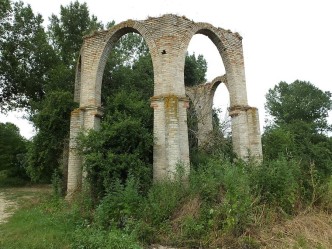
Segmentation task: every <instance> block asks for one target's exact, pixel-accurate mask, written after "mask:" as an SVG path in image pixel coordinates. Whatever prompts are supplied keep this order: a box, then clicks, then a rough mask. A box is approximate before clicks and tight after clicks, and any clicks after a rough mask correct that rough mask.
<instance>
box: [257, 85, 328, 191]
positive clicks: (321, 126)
mask: <svg viewBox="0 0 332 249" xmlns="http://www.w3.org/2000/svg"><path fill="white" fill-rule="evenodd" d="M266 98H267V103H266V109H267V111H268V112H269V114H271V115H272V116H273V123H272V124H271V125H269V126H268V127H267V128H266V131H265V132H264V135H263V137H262V142H263V152H264V158H265V159H266V160H278V158H280V156H284V157H286V158H289V159H291V158H293V159H296V160H298V161H301V170H302V173H303V174H304V175H307V174H308V173H307V172H309V171H310V167H311V165H312V164H314V165H315V167H316V169H317V174H318V177H319V178H320V179H321V181H325V180H326V179H327V178H328V177H329V176H330V175H331V174H332V146H331V137H328V136H327V135H326V134H325V132H327V131H329V130H330V128H331V125H329V124H328V121H327V117H328V111H329V110H331V109H332V98H331V93H330V92H323V91H321V90H319V89H318V88H316V87H315V86H314V85H312V84H311V83H309V82H303V81H295V82H293V83H291V84H287V83H285V82H280V83H279V84H278V85H277V86H276V87H274V88H273V89H270V90H269V92H268V94H267V95H266ZM309 179H310V177H306V180H305V182H310V180H309ZM308 184H309V183H307V184H306V185H308ZM305 188H307V187H305Z"/></svg>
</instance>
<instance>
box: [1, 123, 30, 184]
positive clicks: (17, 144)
mask: <svg viewBox="0 0 332 249" xmlns="http://www.w3.org/2000/svg"><path fill="white" fill-rule="evenodd" d="M0 137H1V140H0V177H1V176H2V177H7V178H12V177H18V178H22V179H26V178H27V175H26V174H25V168H24V167H25V153H26V147H27V141H26V140H25V139H24V138H23V137H22V136H21V135H20V131H19V128H18V127H17V126H16V125H14V124H12V123H0Z"/></svg>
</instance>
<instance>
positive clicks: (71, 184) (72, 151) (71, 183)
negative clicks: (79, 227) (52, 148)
mask: <svg viewBox="0 0 332 249" xmlns="http://www.w3.org/2000/svg"><path fill="white" fill-rule="evenodd" d="M81 128H82V119H81V110H80V109H79V108H77V109H75V110H74V111H72V113H71V117H70V139H69V155H68V180H67V198H71V196H72V195H73V194H74V192H75V191H77V190H79V189H80V186H81V184H82V170H81V167H82V160H81V156H80V155H78V153H77V141H76V138H77V135H78V133H79V131H80V130H81Z"/></svg>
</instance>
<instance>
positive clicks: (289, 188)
mask: <svg viewBox="0 0 332 249" xmlns="http://www.w3.org/2000/svg"><path fill="white" fill-rule="evenodd" d="M300 175H301V168H300V163H299V162H297V161H294V160H291V161H287V160H286V159H285V158H280V159H278V160H275V161H270V162H269V163H263V164H261V165H259V166H257V167H256V168H255V169H254V173H253V174H252V180H251V184H252V185H253V186H254V187H255V188H257V189H256V191H258V192H257V195H258V196H260V199H261V201H263V202H265V203H268V204H269V205H271V206H275V207H280V208H282V209H283V210H284V211H285V212H287V213H292V212H293V211H294V208H295V204H296V202H298V201H299V199H300V198H301V185H300V184H301V180H300Z"/></svg>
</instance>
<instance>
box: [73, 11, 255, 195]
mask: <svg viewBox="0 0 332 249" xmlns="http://www.w3.org/2000/svg"><path fill="white" fill-rule="evenodd" d="M129 32H135V33H138V34H140V35H141V36H142V37H143V38H144V39H145V41H146V43H147V45H148V47H149V51H150V54H151V57H152V63H153V70H154V96H152V97H151V106H152V107H153V108H154V137H155V139H154V157H153V158H154V162H153V167H154V180H155V181H160V180H163V179H166V178H168V177H172V176H173V175H174V172H175V170H176V164H177V163H179V162H182V164H183V165H184V167H185V172H186V173H188V172H189V162H190V161H189V147H188V127H187V115H186V110H187V108H188V99H187V97H186V93H185V86H184V62H185V54H186V51H187V48H188V45H189V42H190V40H191V39H192V37H193V35H195V34H204V35H206V36H208V37H209V38H210V39H211V40H212V42H213V43H214V44H215V45H216V47H217V49H218V51H219V53H220V56H221V57H222V59H223V62H224V65H225V69H226V73H227V84H228V90H229V92H230V98H231V107H232V106H233V107H234V106H240V107H241V106H242V107H244V106H247V93H246V84H245V74H244V62H243V54H242V38H241V37H240V36H239V35H238V34H237V33H232V32H231V31H227V30H224V29H221V28H215V27H213V26H212V25H210V24H208V23H195V22H193V21H191V20H189V19H187V18H186V17H179V16H176V15H170V14H168V15H163V16H161V17H159V18H148V19H147V20H144V21H134V20H128V21H125V22H122V23H120V24H118V25H115V26H114V27H112V28H111V29H110V30H107V31H102V32H96V33H94V34H93V35H90V36H87V37H85V38H84V43H83V46H82V49H81V53H80V60H79V63H78V67H77V74H76V84H75V87H76V89H75V100H76V101H78V102H79V103H80V108H79V111H78V110H75V111H74V112H73V113H72V120H71V124H72V126H71V132H70V141H71V149H70V150H71V152H70V155H69V165H68V171H69V175H68V193H69V194H70V193H72V192H74V191H75V190H76V189H77V188H79V186H80V184H81V182H82V175H83V173H82V168H81V160H80V159H79V157H78V156H77V154H76V152H75V148H76V145H75V139H76V136H77V133H78V132H79V130H80V129H98V127H99V117H100V115H101V111H100V108H101V83H102V77H103V73H104V68H105V64H106V61H107V58H108V56H109V54H110V51H111V50H112V48H113V47H114V45H115V43H116V42H117V41H118V40H119V38H120V37H121V36H123V35H125V34H127V33H129ZM209 101H210V100H209ZM209 105H210V104H209ZM247 117H248V116H247V114H246V112H245V111H244V112H243V113H241V114H237V115H235V114H234V118H233V121H232V123H233V124H232V128H233V134H235V136H234V135H233V136H234V139H233V143H234V145H235V146H234V148H235V151H236V152H237V153H238V154H239V155H240V156H241V157H245V156H246V155H247V154H246V153H247V152H246V153H245V152H244V151H247V147H248V144H249V140H250V139H249V128H248V122H247V120H248V118H247ZM251 133H252V132H251ZM251 133H250V134H251Z"/></svg>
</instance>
